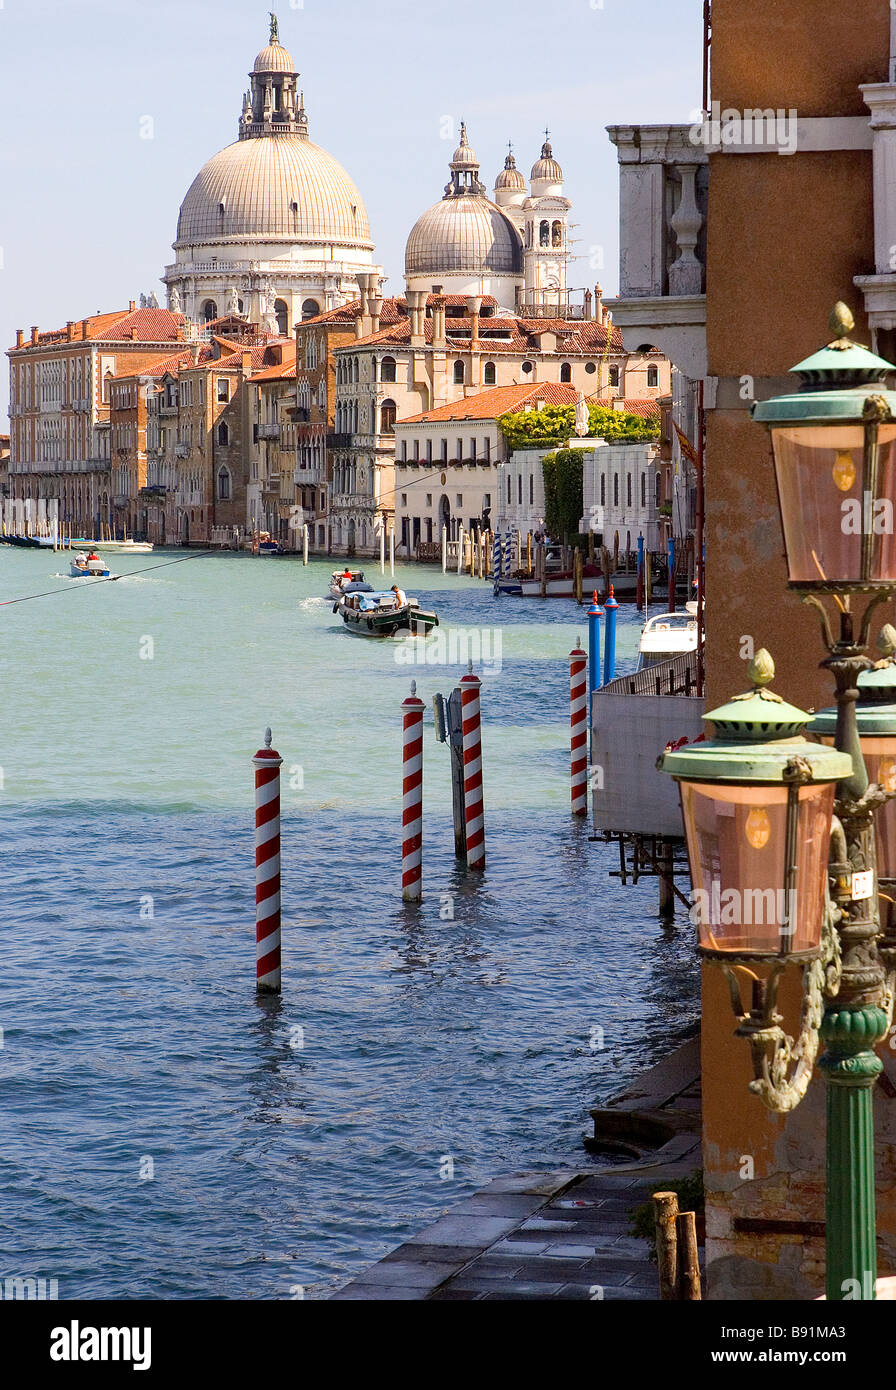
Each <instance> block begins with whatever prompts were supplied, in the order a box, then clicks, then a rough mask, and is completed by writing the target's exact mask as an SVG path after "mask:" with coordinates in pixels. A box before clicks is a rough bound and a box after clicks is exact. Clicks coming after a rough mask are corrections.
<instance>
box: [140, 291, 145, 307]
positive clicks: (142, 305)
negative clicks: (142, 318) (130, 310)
mask: <svg viewBox="0 0 896 1390" xmlns="http://www.w3.org/2000/svg"><path fill="white" fill-rule="evenodd" d="M140 308H141V309H145V308H146V295H145V294H141V296H140Z"/></svg>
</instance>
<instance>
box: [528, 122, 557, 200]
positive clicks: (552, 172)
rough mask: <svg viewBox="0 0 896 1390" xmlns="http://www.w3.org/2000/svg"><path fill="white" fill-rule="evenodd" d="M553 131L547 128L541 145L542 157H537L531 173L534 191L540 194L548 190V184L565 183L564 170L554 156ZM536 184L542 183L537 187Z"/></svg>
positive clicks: (535, 193)
mask: <svg viewBox="0 0 896 1390" xmlns="http://www.w3.org/2000/svg"><path fill="white" fill-rule="evenodd" d="M550 135H551V132H550V131H549V130H545V132H544V144H543V145H542V147H541V158H540V159H537V160H536V161H535V163H534V164H533V165H532V173H531V174H530V175H529V177H530V179H531V181H532V192H533V194H534V195H536V196H538V194H540V193H544V192H546V191H547V185H554V184H556V185H558V186H559V185H561V184H562V183H563V170H562V169H561V168H560V165H559V164H558V163H557V161H556V159H555V158H554V151H553V149H552V147H551V140H550ZM536 185H542V187H540V188H536Z"/></svg>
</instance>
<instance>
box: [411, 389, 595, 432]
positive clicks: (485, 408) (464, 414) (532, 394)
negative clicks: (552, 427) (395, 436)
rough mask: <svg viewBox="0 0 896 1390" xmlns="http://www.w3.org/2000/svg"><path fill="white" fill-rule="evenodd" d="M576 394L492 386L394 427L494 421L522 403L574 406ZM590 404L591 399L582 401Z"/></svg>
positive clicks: (572, 391)
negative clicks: (537, 402)
mask: <svg viewBox="0 0 896 1390" xmlns="http://www.w3.org/2000/svg"><path fill="white" fill-rule="evenodd" d="M578 399H579V393H578V391H577V390H576V388H575V387H574V386H566V385H561V384H560V383H559V382H555V381H536V382H533V383H532V384H531V385H529V386H493V387H491V389H490V390H488V391H480V392H479V393H478V394H477V395H475V396H466V397H465V398H464V400H462V401H454V402H453V404H451V405H440V406H437V407H436V409H435V410H426V411H424V412H423V414H422V415H411V416H409V417H408V418H407V419H404V420H398V421H396V425H416V424H421V423H423V422H424V421H429V420H433V421H435V420H498V419H500V417H501V416H502V415H506V414H507V413H508V412H509V411H512V410H520V409H521V408H522V406H523V405H524V404H525V402H526V401H533V402H534V401H537V400H542V401H544V402H545V404H546V405H575V403H576V401H577V400H578ZM585 400H586V401H589V402H592V403H593V401H594V398H593V397H591V396H586V397H585Z"/></svg>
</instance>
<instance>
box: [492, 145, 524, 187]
mask: <svg viewBox="0 0 896 1390" xmlns="http://www.w3.org/2000/svg"><path fill="white" fill-rule="evenodd" d="M499 188H510V189H512V190H513V191H514V192H516V193H524V192H525V190H526V180H525V179H524V178H523V176H522V174H521V173H520V171H519V169H518V168H517V167H516V160H515V159H514V157H513V154H512V153H510V154H508V156H507V158H506V159H505V160H504V168H503V169H502V170H501V172H500V174H499V175H498V177H497V178H496V179H495V192H497V191H498V189H499Z"/></svg>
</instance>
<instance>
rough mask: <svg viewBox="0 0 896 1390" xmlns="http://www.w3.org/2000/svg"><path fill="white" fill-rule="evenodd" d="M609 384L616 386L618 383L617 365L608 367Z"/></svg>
mask: <svg viewBox="0 0 896 1390" xmlns="http://www.w3.org/2000/svg"><path fill="white" fill-rule="evenodd" d="M610 385H611V386H618V385H619V368H618V367H611V368H610Z"/></svg>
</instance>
